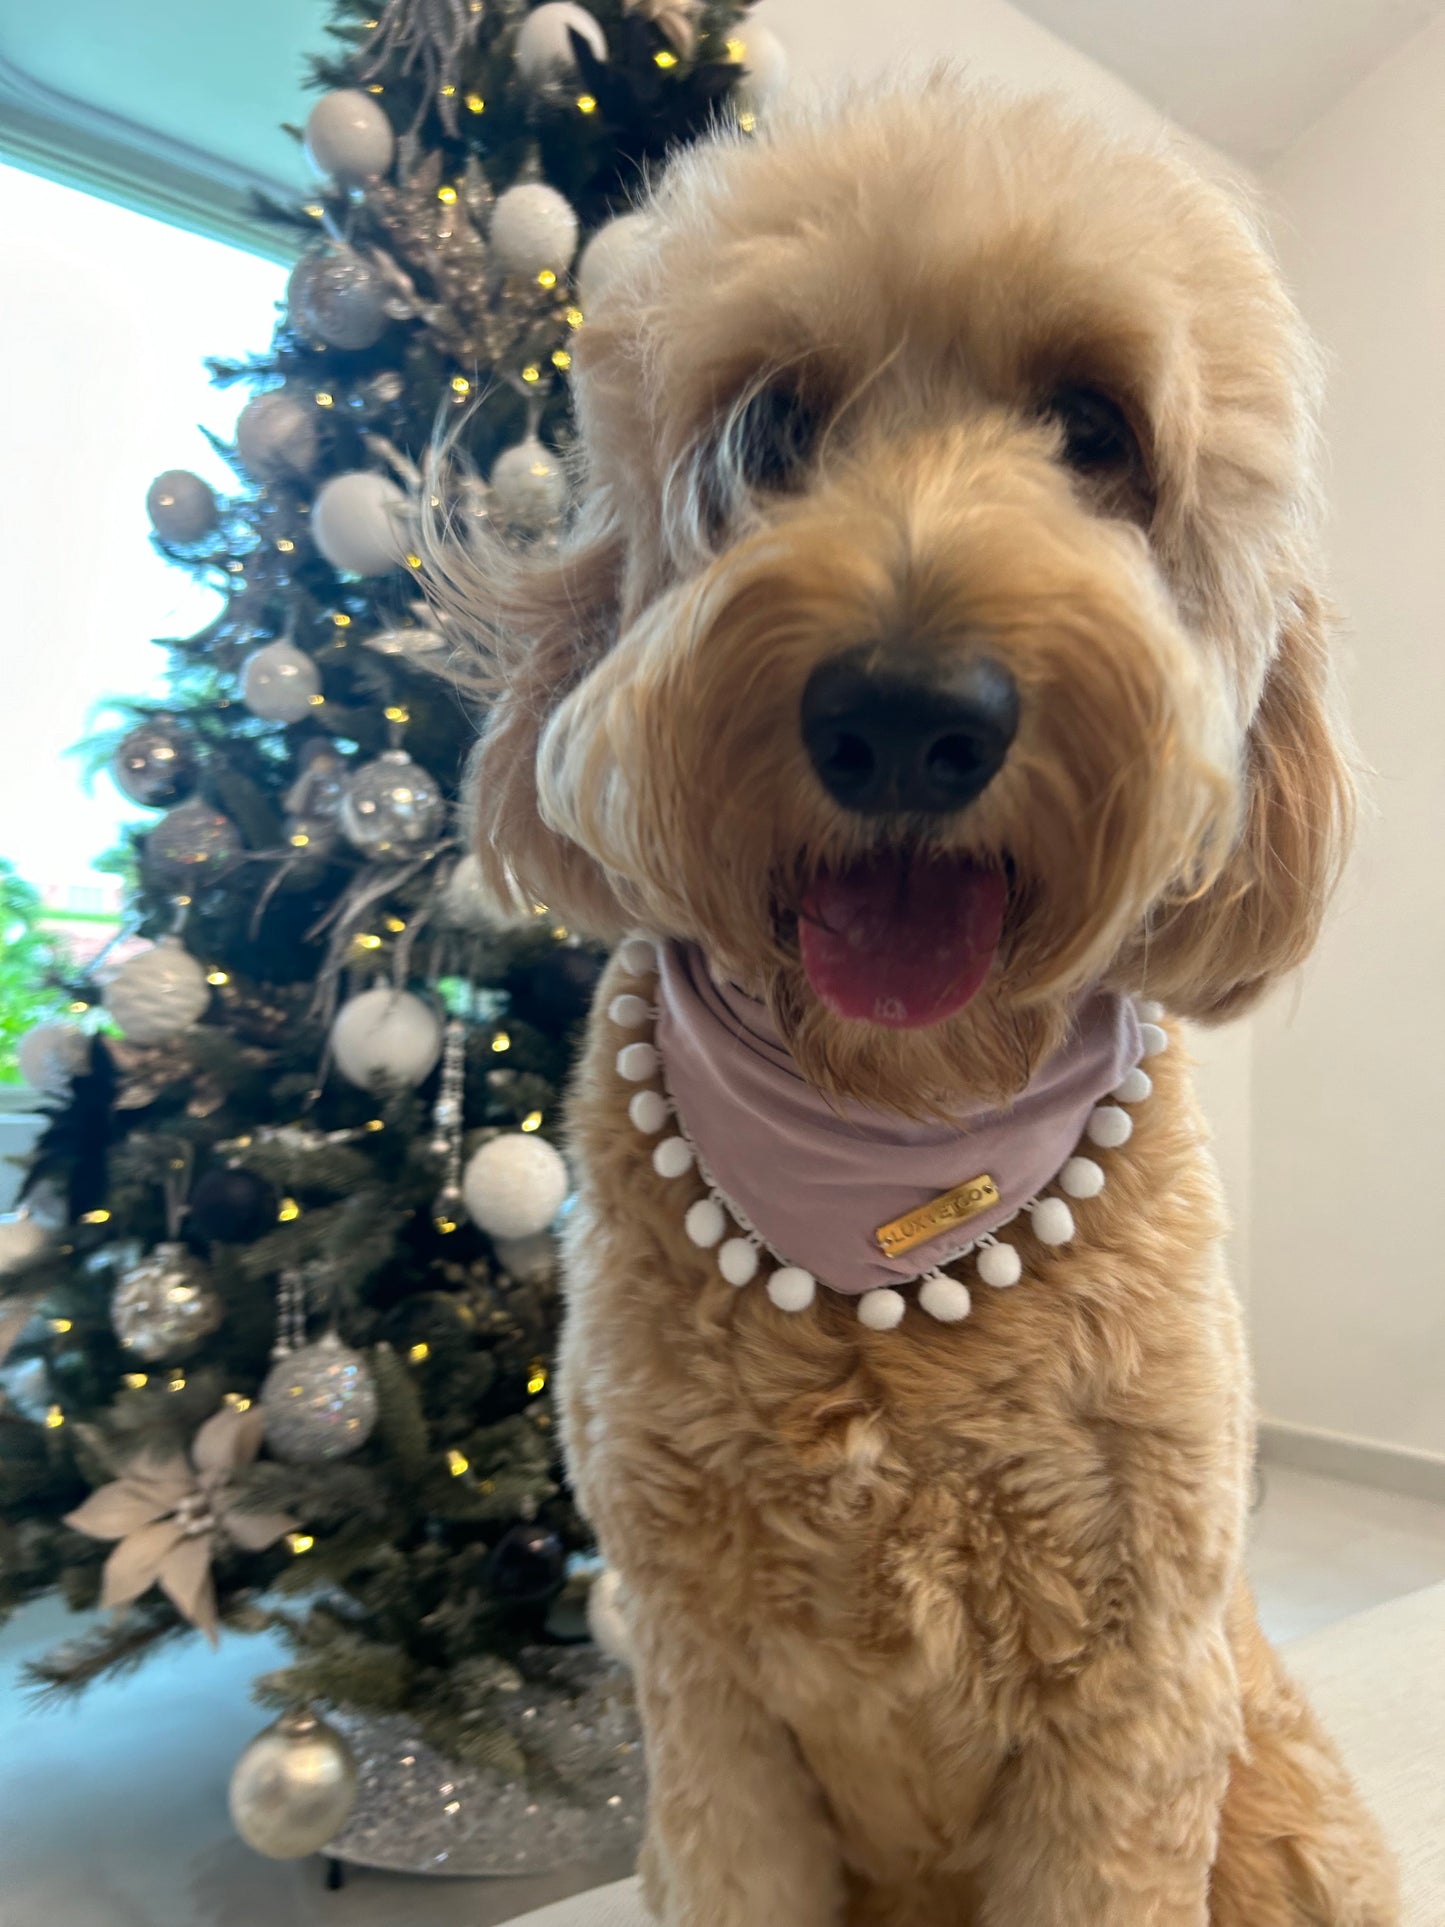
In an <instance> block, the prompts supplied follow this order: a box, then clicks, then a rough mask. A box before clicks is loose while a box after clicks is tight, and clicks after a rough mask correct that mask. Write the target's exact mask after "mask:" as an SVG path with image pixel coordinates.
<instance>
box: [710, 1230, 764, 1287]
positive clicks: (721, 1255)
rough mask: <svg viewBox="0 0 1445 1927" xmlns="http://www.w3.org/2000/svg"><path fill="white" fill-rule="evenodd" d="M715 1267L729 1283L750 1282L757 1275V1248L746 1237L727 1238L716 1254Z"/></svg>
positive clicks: (740, 1283) (743, 1283) (741, 1283)
mask: <svg viewBox="0 0 1445 1927" xmlns="http://www.w3.org/2000/svg"><path fill="white" fill-rule="evenodd" d="M717 1268H718V1270H719V1271H720V1272H721V1273H722V1275H723V1277H724V1278H726V1280H727V1281H728V1283H729V1284H730V1285H738V1286H742V1285H746V1284H750V1283H751V1282H752V1280H753V1279H754V1278H756V1277H757V1275H758V1249H757V1246H756V1245H754V1244H750V1243H749V1242H748V1240H747V1239H746V1238H729V1239H728V1240H727V1241H726V1243H725V1244H724V1245H723V1247H722V1249H721V1250H720V1251H719V1252H718V1255H717Z"/></svg>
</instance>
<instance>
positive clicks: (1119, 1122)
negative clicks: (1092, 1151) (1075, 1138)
mask: <svg viewBox="0 0 1445 1927" xmlns="http://www.w3.org/2000/svg"><path fill="white" fill-rule="evenodd" d="M1084 1130H1085V1132H1086V1134H1087V1136H1088V1139H1089V1142H1090V1143H1091V1144H1097V1145H1098V1146H1099V1147H1100V1149H1101V1150H1104V1151H1117V1150H1118V1148H1119V1146H1120V1145H1121V1144H1127V1143H1128V1142H1129V1139H1130V1138H1131V1137H1132V1136H1133V1133H1134V1120H1133V1118H1132V1117H1130V1115H1129V1113H1128V1112H1127V1111H1125V1110H1121V1109H1120V1107H1119V1106H1118V1105H1117V1104H1098V1105H1096V1106H1095V1107H1094V1109H1093V1110H1092V1111H1090V1113H1089V1121H1088V1123H1087V1124H1086V1125H1085V1126H1084Z"/></svg>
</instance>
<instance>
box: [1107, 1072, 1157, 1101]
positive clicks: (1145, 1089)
mask: <svg viewBox="0 0 1445 1927" xmlns="http://www.w3.org/2000/svg"><path fill="white" fill-rule="evenodd" d="M1153 1090H1154V1079H1153V1078H1152V1077H1151V1076H1150V1075H1149V1073H1148V1071H1146V1070H1145V1068H1144V1066H1143V1065H1142V1064H1136V1065H1135V1066H1134V1068H1133V1070H1131V1071H1130V1072H1129V1074H1128V1076H1127V1077H1122V1078H1120V1080H1119V1082H1118V1083H1117V1084H1116V1085H1115V1086H1114V1092H1113V1094H1114V1096H1115V1097H1117V1098H1118V1100H1119V1102H1120V1103H1121V1104H1142V1103H1143V1102H1144V1100H1145V1098H1146V1097H1149V1096H1150V1095H1151V1094H1152V1093H1153Z"/></svg>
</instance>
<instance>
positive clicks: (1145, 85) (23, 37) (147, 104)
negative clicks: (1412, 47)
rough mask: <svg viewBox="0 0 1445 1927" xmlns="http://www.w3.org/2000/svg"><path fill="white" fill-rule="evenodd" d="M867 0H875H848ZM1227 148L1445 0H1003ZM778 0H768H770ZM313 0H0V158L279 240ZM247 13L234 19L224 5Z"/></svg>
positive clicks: (1269, 146)
mask: <svg viewBox="0 0 1445 1927" xmlns="http://www.w3.org/2000/svg"><path fill="white" fill-rule="evenodd" d="M861 4H864V5H871V4H876V0H861ZM1017 4H1019V5H1020V6H1021V8H1022V9H1023V10H1024V11H1026V12H1027V13H1028V14H1030V15H1031V16H1032V17H1033V18H1034V19H1035V20H1037V21H1038V22H1040V23H1041V24H1042V25H1044V26H1046V27H1049V28H1051V29H1052V30H1053V31H1054V32H1055V33H1057V34H1058V35H1059V36H1060V37H1061V38H1062V39H1064V40H1067V41H1069V42H1071V43H1072V44H1073V45H1074V46H1075V47H1077V48H1079V49H1080V50H1081V51H1083V52H1085V53H1087V54H1090V55H1092V56H1093V58H1094V59H1096V60H1097V61H1099V62H1100V63H1101V64H1102V65H1104V66H1106V67H1109V68H1112V69H1113V70H1114V72H1116V73H1117V74H1119V75H1120V76H1121V77H1122V78H1123V79H1125V80H1126V81H1128V82H1130V83H1131V84H1132V85H1133V87H1134V88H1135V89H1136V91H1137V92H1139V93H1140V94H1142V95H1143V96H1144V97H1145V98H1146V99H1147V100H1150V101H1153V102H1154V103H1155V104H1156V105H1158V106H1160V107H1162V108H1163V109H1164V110H1165V111H1166V112H1167V113H1168V114H1170V115H1172V116H1173V118H1174V119H1175V120H1177V121H1178V122H1180V123H1181V124H1182V125H1183V126H1185V127H1187V128H1188V129H1190V131H1191V132H1193V133H1196V134H1198V135H1200V136H1202V137H1203V138H1204V139H1206V140H1208V141H1211V142H1212V143H1213V144H1214V145H1215V146H1216V147H1219V148H1221V149H1223V150H1224V151H1225V152H1226V153H1228V154H1230V155H1232V156H1233V157H1234V158H1235V159H1237V160H1241V161H1244V162H1246V163H1248V164H1250V165H1253V166H1261V165H1265V164H1267V163H1268V162H1269V161H1270V160H1271V159H1273V158H1274V157H1275V156H1277V155H1278V154H1280V153H1282V152H1283V151H1284V149H1285V148H1287V147H1288V146H1290V144H1291V143H1292V142H1293V141H1294V140H1295V139H1296V138H1297V137H1298V136H1299V135H1300V134H1301V133H1303V132H1304V130H1305V128H1306V127H1308V126H1309V125H1310V124H1311V123H1312V122H1313V121H1314V120H1316V119H1318V117H1319V116H1320V115H1321V114H1322V113H1323V112H1325V111H1326V110H1327V109H1328V108H1329V107H1330V106H1331V105H1332V104H1333V103H1334V102H1335V101H1336V100H1338V99H1339V98H1340V97H1341V96H1342V95H1343V94H1344V93H1346V92H1347V91H1348V89H1349V88H1350V87H1351V86H1352V85H1353V84H1354V83H1355V82H1356V81H1357V80H1359V79H1361V78H1362V77H1363V76H1364V75H1365V74H1366V73H1367V72H1369V71H1370V69H1371V68H1372V67H1374V66H1375V65H1377V64H1378V63H1379V62H1380V61H1381V60H1383V59H1385V58H1386V57H1387V56H1388V55H1389V54H1391V53H1393V52H1394V51H1395V50H1396V49H1397V48H1399V47H1400V46H1401V45H1403V43H1404V42H1405V41H1406V40H1407V39H1408V38H1409V37H1410V35H1411V34H1413V33H1414V32H1415V31H1417V30H1418V29H1419V28H1421V27H1423V26H1425V25H1427V24H1428V23H1429V22H1430V21H1431V20H1433V19H1434V18H1435V17H1436V16H1437V15H1438V14H1439V13H1440V12H1442V10H1445V0H1017ZM780 11H781V9H780ZM327 13H328V7H327V4H326V0H246V4H245V6H244V7H243V8H240V9H238V8H235V7H232V6H227V5H223V4H220V0H201V4H197V0H130V4H126V5H117V4H116V0H57V3H56V4H51V5H48V6H46V5H42V4H40V3H39V0H0V158H3V157H6V156H8V157H10V158H12V159H16V160H19V161H20V162H21V164H22V165H25V166H28V167H31V168H34V169H36V170H37V171H38V172H41V173H45V174H49V175H51V176H52V177H54V178H56V179H60V180H63V181H68V182H71V183H72V184H74V185H79V186H85V187H87V188H89V189H91V190H92V191H94V192H99V193H101V194H103V195H107V196H108V197H109V198H111V199H113V200H118V201H123V202H125V203H126V204H128V205H130V206H134V207H140V208H142V209H144V210H146V211H148V212H151V213H155V214H158V215H160V216H162V217H163V218H165V219H168V220H172V221H179V222H182V223H184V224H185V225H188V226H191V227H195V228H199V229H201V230H202V231H204V232H210V233H214V234H217V235H221V236H223V237H225V238H227V239H230V240H235V241H240V242H242V243H243V244H245V245H247V246H250V247H253V248H256V249H257V250H259V251H260V252H263V253H271V254H277V255H281V254H284V253H285V252H287V250H288V245H289V244H288V240H287V238H286V237H285V236H284V235H278V233H277V232H276V230H274V229H272V228H270V227H269V226H267V225H266V224H265V223H264V222H262V221H260V220H258V219H257V218H256V216H255V215H254V213H253V212H252V211H251V210H250V207H249V201H250V193H251V190H252V189H253V188H257V187H260V188H263V189H267V190H269V191H271V192H272V193H280V194H283V195H286V196H288V197H289V196H290V195H291V194H292V193H294V191H295V190H296V189H297V188H299V187H301V186H303V185H304V183H305V180H306V170H305V167H304V165H303V163H302V160H301V157H300V154H299V152H298V150H297V148H296V145H295V143H294V142H293V141H292V140H291V139H290V138H289V136H287V135H286V134H284V133H283V132H282V131H281V130H280V123H281V122H283V121H291V122H293V123H295V122H297V121H300V120H302V119H304V117H305V114H306V109H307V104H308V103H307V96H306V94H305V93H304V92H303V90H302V88H301V84H300V81H301V75H302V73H303V71H304V56H305V55H306V53H307V52H308V51H311V50H314V49H316V48H319V47H321V46H322V45H324V34H323V31H322V28H323V25H324V22H325V19H326V16H327ZM239 21H243V22H244V27H243V30H242V29H238V22H239Z"/></svg>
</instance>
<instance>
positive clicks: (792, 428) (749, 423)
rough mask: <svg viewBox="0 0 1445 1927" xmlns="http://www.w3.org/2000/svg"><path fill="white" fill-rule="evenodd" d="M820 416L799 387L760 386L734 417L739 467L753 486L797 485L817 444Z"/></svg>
mask: <svg viewBox="0 0 1445 1927" xmlns="http://www.w3.org/2000/svg"><path fill="white" fill-rule="evenodd" d="M821 429H822V420H821V417H820V416H819V415H818V414H817V412H816V411H815V410H814V408H813V407H812V406H811V404H810V403H809V402H808V400H807V399H806V397H805V396H803V395H801V394H799V392H798V391H797V389H795V388H790V387H787V386H785V385H784V384H782V383H773V384H771V385H770V386H768V387H767V388H761V389H759V390H758V392H757V394H755V395H753V396H752V397H750V399H749V400H748V401H747V403H746V404H745V405H744V407H743V408H742V409H741V410H740V411H739V412H738V414H737V415H736V416H735V417H734V419H733V424H732V429H731V433H730V435H729V440H730V441H731V443H732V448H731V451H730V452H731V454H732V458H733V461H734V462H735V464H736V468H737V472H738V474H739V475H740V476H741V478H742V480H743V481H744V482H745V483H746V485H747V486H748V487H749V488H757V489H773V490H776V489H787V488H792V487H794V486H795V485H796V483H797V481H798V477H799V476H800V475H801V473H802V471H803V469H804V468H806V467H807V465H808V462H809V461H810V460H811V459H812V456H813V452H814V450H815V449H816V447H817V443H818V436H819V434H820V432H821Z"/></svg>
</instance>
